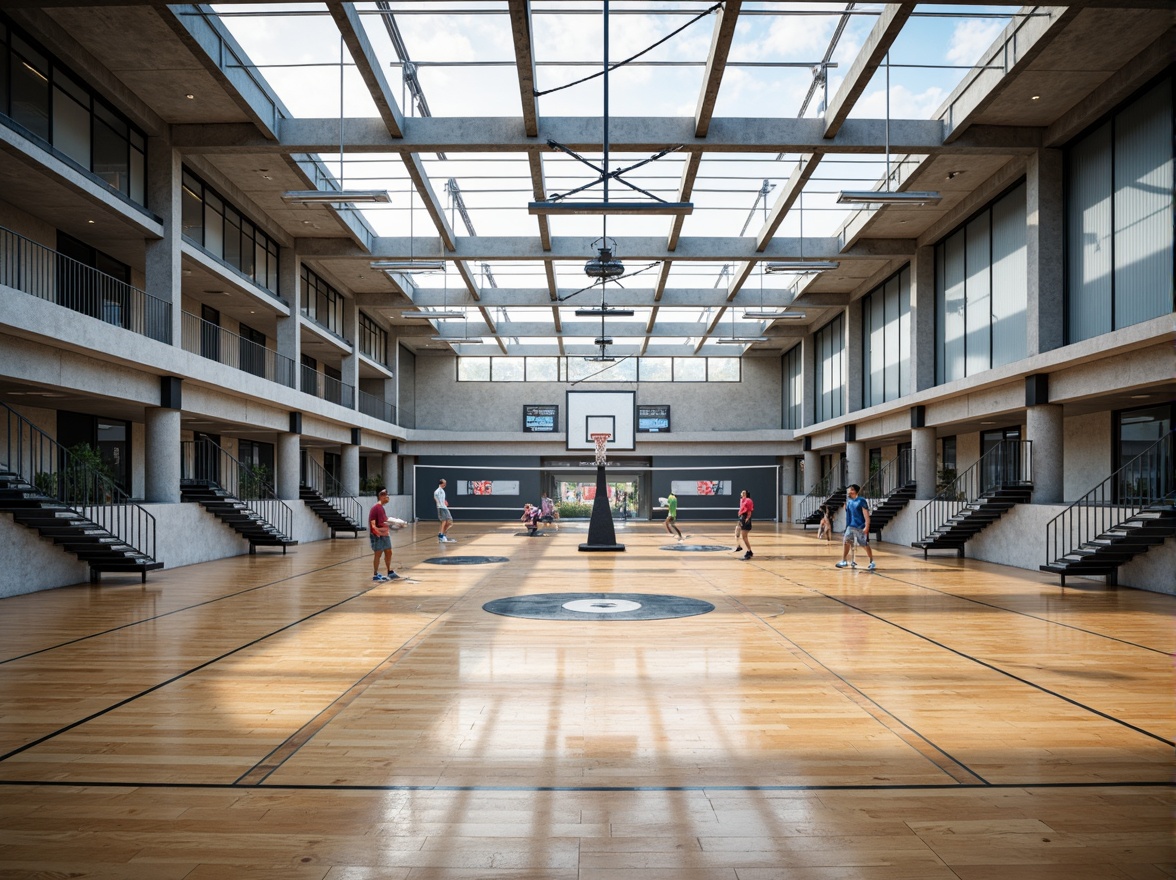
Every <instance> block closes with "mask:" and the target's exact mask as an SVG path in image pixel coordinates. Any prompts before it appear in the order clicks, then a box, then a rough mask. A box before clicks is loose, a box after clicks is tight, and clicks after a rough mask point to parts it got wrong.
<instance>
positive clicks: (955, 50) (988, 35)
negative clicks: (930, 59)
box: [946, 19, 1005, 64]
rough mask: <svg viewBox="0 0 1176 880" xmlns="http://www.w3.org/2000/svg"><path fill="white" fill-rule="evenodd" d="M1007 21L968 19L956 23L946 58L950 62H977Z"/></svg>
mask: <svg viewBox="0 0 1176 880" xmlns="http://www.w3.org/2000/svg"><path fill="white" fill-rule="evenodd" d="M1004 26H1005V23H1004V21H1002V20H999V19H998V20H996V21H983V20H976V19H968V20H966V21H962V22H960V23H959V24H958V25H956V28H955V30H954V31H952V35H951V42H949V43H948V46H947V53H946V58H947V61H948V63H949V64H975V63H976V62H977V61H979V60H980V54H981V53H982V52H983V51H984V50H985V49H987V48H988V47H989V46H991V45H992V41H993V40H995V39H996V38H997V36H998V35H999V34H1000V32H1001V31H1002V30H1004Z"/></svg>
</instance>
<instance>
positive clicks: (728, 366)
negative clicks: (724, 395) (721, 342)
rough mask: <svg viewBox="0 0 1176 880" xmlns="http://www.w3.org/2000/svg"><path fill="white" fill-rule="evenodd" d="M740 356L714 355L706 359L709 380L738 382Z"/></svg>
mask: <svg viewBox="0 0 1176 880" xmlns="http://www.w3.org/2000/svg"><path fill="white" fill-rule="evenodd" d="M741 363H742V362H741V361H740V360H739V358H720V357H713V358H707V359H706V378H707V381H708V382H738V381H739V377H740V374H739V366H740V364H741Z"/></svg>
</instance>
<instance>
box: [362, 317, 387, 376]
mask: <svg viewBox="0 0 1176 880" xmlns="http://www.w3.org/2000/svg"><path fill="white" fill-rule="evenodd" d="M359 352H360V354H363V355H366V356H367V357H369V358H371V359H372V360H373V361H375V362H376V363H377V364H384V365H385V366H387V365H388V331H387V330H385V329H384V328H383V327H381V326H380V325H379V324H377V323H376V322H375V321H373V320H372V319H371V318H369V317H368V316H367V315H365V314H364V313H363V312H360V313H359Z"/></svg>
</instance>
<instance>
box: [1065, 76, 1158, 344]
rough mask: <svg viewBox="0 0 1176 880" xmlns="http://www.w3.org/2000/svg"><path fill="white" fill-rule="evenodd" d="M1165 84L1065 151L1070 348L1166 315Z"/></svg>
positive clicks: (1128, 106)
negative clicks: (1084, 340) (1076, 343)
mask: <svg viewBox="0 0 1176 880" xmlns="http://www.w3.org/2000/svg"><path fill="white" fill-rule="evenodd" d="M1173 125H1174V123H1173V108H1172V78H1171V77H1170V76H1169V77H1168V78H1166V79H1165V80H1164V81H1163V82H1161V83H1160V84H1159V85H1156V86H1153V87H1152V88H1150V89H1148V90H1147V91H1145V92H1144V93H1143V94H1142V95H1140V96H1139V97H1138V98H1136V99H1135V100H1134V101H1132V102H1130V103H1129V104H1127V105H1126V106H1125V107H1123V108H1121V109H1120V110H1118V111H1117V112H1115V113H1114V114H1113V115H1112V116H1111V117H1110V118H1109V119H1107V120H1106V121H1104V122H1103V123H1102V124H1100V125H1099V126H1098V127H1096V128H1095V129H1094V130H1093V131H1091V132H1089V133H1088V134H1086V135H1084V136H1083V137H1082V138H1081V139H1080V140H1078V141H1077V142H1075V143H1074V144H1073V145H1072V146H1071V147H1070V148H1069V150H1068V151H1067V153H1066V158H1067V182H1066V269H1067V280H1068V284H1067V292H1066V323H1067V333H1066V339H1067V341H1068V342H1078V341H1079V340H1082V339H1090V338H1091V337H1093V336H1098V335H1100V334H1102V333H1109V332H1110V331H1112V330H1117V329H1119V328H1120V327H1127V326H1129V325H1131V324H1138V323H1140V322H1141V321H1147V320H1149V319H1151V318H1158V317H1159V316H1161V315H1166V314H1168V313H1169V312H1171V311H1172V310H1173V307H1174V301H1173V284H1172V277H1173V276H1172V258H1173V246H1172V222H1173V206H1172V183H1173V174H1172V157H1173V140H1172V139H1173Z"/></svg>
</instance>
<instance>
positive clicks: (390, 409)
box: [359, 391, 396, 425]
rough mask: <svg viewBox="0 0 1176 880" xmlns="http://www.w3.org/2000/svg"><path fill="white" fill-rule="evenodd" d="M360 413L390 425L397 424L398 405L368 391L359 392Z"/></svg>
mask: <svg viewBox="0 0 1176 880" xmlns="http://www.w3.org/2000/svg"><path fill="white" fill-rule="evenodd" d="M359 411H360V412H361V413H363V414H364V415H365V416H371V417H372V418H373V419H383V420H384V421H385V422H389V423H390V424H393V425H394V424H396V405H395V404H392V403H389V402H388V401H386V400H384V398H382V397H380V396H378V395H375V394H368V393H367V392H366V391H361V392H359Z"/></svg>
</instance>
